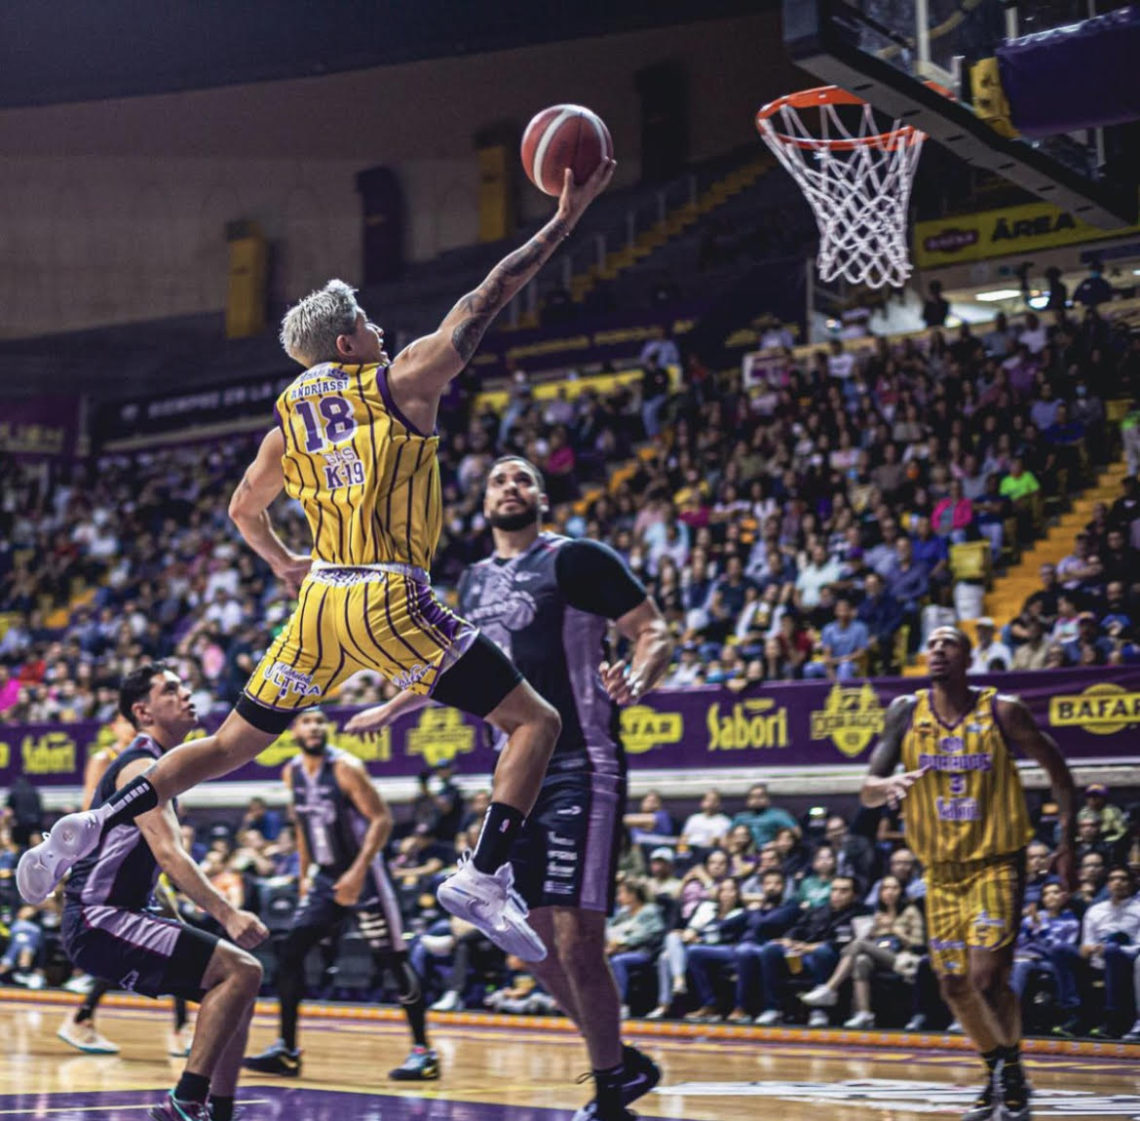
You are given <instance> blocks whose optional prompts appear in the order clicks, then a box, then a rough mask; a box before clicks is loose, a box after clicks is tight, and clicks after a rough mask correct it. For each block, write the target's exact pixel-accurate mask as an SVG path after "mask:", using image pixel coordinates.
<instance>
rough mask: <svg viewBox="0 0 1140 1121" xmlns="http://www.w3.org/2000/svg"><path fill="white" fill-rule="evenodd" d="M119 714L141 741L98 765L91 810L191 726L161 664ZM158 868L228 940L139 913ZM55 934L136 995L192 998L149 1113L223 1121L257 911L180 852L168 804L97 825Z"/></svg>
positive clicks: (237, 1053)
mask: <svg viewBox="0 0 1140 1121" xmlns="http://www.w3.org/2000/svg"><path fill="white" fill-rule="evenodd" d="M119 709H120V711H121V712H122V714H123V715H124V716H125V717H126V718H127V719H128V720H129V721H130V722H131V723H132V724H133V725H134V727H135V728H136V729H137V730H138V733H139V734H138V735H137V736H136V737H135V738H134V740H133V741H132V742H131V743H130V745H129V746H128V747H127V748H126V750H125V751H123V753H122V754H121V755H119V757H118V758H117V759H116V760H115V761H114V762H113V763H112V764H111V765H110V766H109V767H108V768H107V771H106V773H105V774H104V775H103V777H102V779H101V780H100V781H99V785H98V786H97V787H96V789H95V796H94V798H93V800H92V805H94V806H100V805H102V804H103V803H105V802H107V801H108V800H109V799H110V798H111V797H112V795H113V794H114V793H115V791H116V790H120V789H122V787H123V786H125V785H126V784H127V783H128V782H130V781H131V780H132V779H133V778H135V776H137V775H140V774H142V773H143V772H144V771H145V770H146V769H147V768H148V767H150V766H151V765H152V764H153V763H154V761H155V760H156V759H158V758H160V757H161V756H162V755H163V754H165V753H166V752H167V751H169V750H170V749H171V748H173V747H176V746H177V745H178V744H179V743H181V742H182V740H184V739H185V738H186V736H187V734H188V733H189V732H190V731H191V730H192V729H193V728H194V726H195V725H196V724H197V723H198V717H197V714H196V713H195V711H194V706H193V705H192V704H191V703H190V690H189V689H187V688H186V686H184V685H183V684H182V682H181V681H179V679H178V676H177V675H176V674H175V673H174V672H173V671H172V670H170V669H167V668H166V667H165V666H163V665H161V664H157V665H153V666H144V667H142V668H141V669H138V670H135V671H134V672H133V673H131V674H130V675H128V676H127V677H126V678H125V679H124V681H123V684H122V688H121V690H120V692H119ZM160 867H161V869H162V871H164V872H165V873H166V874H167V875H168V876H169V877H170V880H171V881H172V882H173V883H174V884H175V885H176V886H177V887H178V889H179V890H180V891H182V892H183V893H184V894H185V895H186V896H188V897H189V898H190V899H191V900H193V901H194V902H195V903H197V904H198V906H199V907H201V908H202V910H204V911H206V912H208V913H209V914H210V915H212V916H213V917H214V918H215V919H216V920H217V921H218V922H219V923H220V924H221V925H222V926H223V927H224V928H225V931H226V933H227V934H228V935H229V936H230V938H232V939H233V942H234V943H236V945H233V944H231V943H229V942H222V941H220V940H219V939H217V938H215V937H214V936H213V935H212V934H206V933H204V932H203V931H200V930H195V929H194V928H192V927H188V926H184V925H182V924H181V923H178V922H175V921H174V920H173V919H165V918H159V917H158V916H157V915H154V914H152V913H151V912H150V911H148V910H147V905H148V904H149V902H150V898H151V895H152V893H153V892H154V888H155V884H156V883H157V881H158V874H159V868H160ZM62 933H63V944H64V947H65V949H66V950H67V953H68V955H69V956H70V957H71V960H72V961H73V962H74V963H75V964H76V965H77V966H79V967H80V968H81V969H84V970H86V971H87V972H88V973H90V974H91V975H92V976H93V977H99V978H102V979H103V980H106V981H110V982H113V983H114V984H116V985H118V986H119V987H120V988H124V989H130V990H131V991H133V992H137V993H143V994H144V995H146V996H159V995H162V994H168V993H169V994H172V995H174V996H181V997H184V998H185V999H186V1000H190V1001H201V1009H200V1010H199V1013H198V1023H197V1027H196V1030H195V1033H194V1043H193V1046H192V1047H191V1049H190V1057H189V1059H187V1062H186V1069H185V1070H184V1071H183V1074H182V1077H181V1078H180V1079H179V1082H178V1085H177V1086H176V1087H175V1088H174V1090H173V1091H171V1093H170V1094H169V1095H168V1096H167V1098H166V1100H165V1101H164V1102H163V1103H162V1105H160V1106H156V1107H155V1108H154V1109H152V1110H151V1111H150V1116H151V1117H152V1118H155V1119H156V1121H231V1118H232V1117H233V1110H234V1091H235V1088H236V1086H237V1079H238V1074H239V1072H240V1070H241V1057H242V1054H243V1052H244V1050H245V1041H246V1037H247V1035H248V1034H249V1021H250V1017H251V1016H252V1015H253V1002H254V1000H255V998H256V997H257V992H258V989H259V988H260V987H261V966H260V965H259V964H258V962H257V960H256V959H255V958H253V957H251V956H250V955H249V954H248V953H246V952H245V950H247V949H250V948H252V947H253V946H256V945H257V944H258V943H259V942H262V941H264V939H265V938H266V936H267V934H268V931H266V929H265V927H264V926H263V925H262V923H261V920H260V919H258V917H257V916H256V915H254V914H251V913H250V912H248V911H239V910H235V909H234V908H233V907H232V906H231V905H230V904H229V903H228V902H227V901H226V900H225V899H224V898H223V897H222V896H221V895H219V894H218V892H216V891H215V890H214V889H213V887H211V886H210V883H209V881H208V880H207V879H206V877H205V876H204V875H203V874H202V872H201V870H200V869H199V868H198V865H197V864H195V863H194V861H193V860H192V859H191V858H190V855H189V853H187V852H186V850H185V849H184V848H183V847H182V834H181V831H180V829H179V825H178V818H177V816H176V813H175V807H174V805H173V804H172V803H168V804H167V805H166V806H164V807H162V808H161V809H155V810H152V811H151V812H149V813H147V814H143V815H142V816H141V817H139V818H138V819H137V821H133V822H128V823H126V824H123V825H115V826H112V827H111V828H109V829H107V830H106V831H105V832H104V834H103V835H102V837H101V838H100V840H99V843H98V844H97V845H96V847H95V848H94V850H93V851H92V852H90V853H89V854H88V855H87V856H85V857H83V858H82V859H81V860H80V861H79V862H78V863H77V864H76V865H75V867H74V868H73V869H72V871H71V876H70V878H69V879H68V881H67V887H66V889H65V903H64V911H63V927H62Z"/></svg>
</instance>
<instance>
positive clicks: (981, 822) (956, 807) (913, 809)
mask: <svg viewBox="0 0 1140 1121" xmlns="http://www.w3.org/2000/svg"><path fill="white" fill-rule="evenodd" d="M974 692H975V698H976V699H975V702H974V706H973V708H972V709H970V711H969V712H968V713H967V714H966V715H965V716H964V717H963V718H962V720H960V721H959V722H958V723H957V724H956V725H953V726H951V725H949V724H946V723H944V722H943V720H942V719H941V717H940V716H939V715H938V713H937V712H935V710H934V705H933V703H932V700H931V692H930V690H929V689H919V690H918V691H917V692H916V693H915V697H916V699H917V702H918V703H917V704H916V705H915V708H914V711H913V714H912V716H911V722H910V728H909V729H908V730H907V732H906V734H905V735H904V736H903V743H902V762H903V767H904V769H905V770H908V771H915V770H918V769H919V768H920V767H923V766H925V767H928V768H929V772H928V773H927V774H925V775H923V776H922V778H920V779H919V780H918V782H916V783H915V784H914V786H913V787H911V790H910V793H909V794H908V795H907V799H906V801H905V802H904V803H903V805H904V811H905V816H906V838H907V844H908V845H910V847H911V848H912V849H913V850H914V852H915V854H916V855H917V856H918V858H919V859H920V860H921V861H922V862H923V863H924V864H927V865H930V864H947V863H954V864H957V863H966V862H968V861H975V860H985V859H989V858H992V857H995V856H1003V855H1006V854H1010V853H1016V852H1019V851H1020V850H1021V849H1023V848H1024V847H1025V846H1026V845H1027V844H1028V843H1029V841H1030V839H1031V837H1032V835H1033V830H1032V829H1031V828H1030V825H1029V814H1028V812H1027V811H1026V808H1025V793H1024V791H1023V790H1022V786H1021V779H1020V778H1019V777H1018V774H1017V768H1016V766H1015V765H1014V761H1013V756H1012V754H1011V752H1010V750H1009V746H1008V744H1007V743H1006V738H1005V733H1004V732H1003V731H1002V728H1001V724H1000V723H999V721H998V718H997V690H996V689H977V690H975V691H974Z"/></svg>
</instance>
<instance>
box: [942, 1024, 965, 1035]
mask: <svg viewBox="0 0 1140 1121" xmlns="http://www.w3.org/2000/svg"><path fill="white" fill-rule="evenodd" d="M946 1030H947V1031H948V1032H949V1033H950V1034H951V1035H965V1034H966V1030H965V1028H963V1027H962V1025H961V1024H960V1023H958V1021H957V1020H955V1021H954V1022H953V1023H951V1025H950V1026H949V1027H948V1028H947V1029H946Z"/></svg>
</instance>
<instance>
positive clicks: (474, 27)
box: [0, 0, 779, 108]
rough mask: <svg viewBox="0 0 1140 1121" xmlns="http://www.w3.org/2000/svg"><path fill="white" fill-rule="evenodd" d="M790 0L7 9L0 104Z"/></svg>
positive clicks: (738, 10)
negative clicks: (697, 2) (696, 2)
mask: <svg viewBox="0 0 1140 1121" xmlns="http://www.w3.org/2000/svg"><path fill="white" fill-rule="evenodd" d="M778 3H779V0H701V3H700V4H694V3H693V2H692V0H174V2H173V3H161V4H156V3H155V2H154V0H99V2H98V3H92V2H91V0H52V2H51V3H47V2H45V0H4V3H3V4H2V5H0V44H2V45H0V108H14V107H17V106H30V105H52V104H59V103H61V102H70V101H92V100H99V99H103V98H117V97H136V96H142V95H145V94H154V93H169V92H174V91H178V90H189V89H203V88H206V87H210V86H222V85H230V84H234V83H241V82H251V81H271V80H275V79H282V78H297V77H305V76H315V75H320V74H328V73H332V72H334V71H339V70H356V69H363V68H366V67H373V66H384V65H392V64H396V63H402V62H412V61H418V60H423V59H430V58H444V57H454V56H460V55H465V54H475V53H482V52H486V51H494V50H506V49H510V48H515V47H521V46H526V45H531V44H538V43H549V42H557V41H560V40H569V39H578V38H585V37H591V36H597V35H606V34H614V33H619V32H626V31H636V30H641V29H644V28H650V27H665V26H669V25H671V24H681V23H693V22H695V21H698V20H706V19H721V18H727V17H731V16H740V15H748V14H750V13H754V12H756V11H757V10H759V9H762V8H775V7H777V6H778Z"/></svg>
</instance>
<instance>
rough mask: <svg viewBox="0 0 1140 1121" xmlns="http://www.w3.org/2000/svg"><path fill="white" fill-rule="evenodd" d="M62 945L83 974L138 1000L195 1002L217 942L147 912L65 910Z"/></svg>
mask: <svg viewBox="0 0 1140 1121" xmlns="http://www.w3.org/2000/svg"><path fill="white" fill-rule="evenodd" d="M61 933H62V935H63V946H64V949H65V950H66V951H67V955H68V957H70V958H71V960H72V962H73V963H74V964H75V965H77V966H78V967H79V968H80V969H82V970H83V971H84V972H85V973H90V974H91V976H92V977H98V978H100V979H101V980H103V981H110V982H111V983H112V984H115V985H118V986H119V988H121V989H127V990H129V991H130V992H135V993H141V994H142V995H143V996H166V995H169V996H180V997H184V998H185V999H186V1000H190V1001H199V1000H201V999H202V996H203V993H204V991H205V990H204V989H203V988H202V978H203V977H204V976H205V975H206V969H207V967H208V966H209V964H210V958H211V957H213V954H214V947H215V946H216V945H217V944H218V939H217V938H215V937H214V935H212V934H207V933H205V931H201V930H196V929H195V928H194V927H192V926H183V924H182V923H179V922H175V921H174V920H173V919H164V918H160V917H159V916H157V915H152V914H151V913H150V912H149V911H127V910H124V909H123V908H121V907H107V906H102V905H94V906H87V907H76V906H68V907H66V908H65V909H64V912H63V924H62V930H61Z"/></svg>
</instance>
